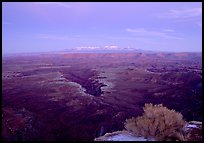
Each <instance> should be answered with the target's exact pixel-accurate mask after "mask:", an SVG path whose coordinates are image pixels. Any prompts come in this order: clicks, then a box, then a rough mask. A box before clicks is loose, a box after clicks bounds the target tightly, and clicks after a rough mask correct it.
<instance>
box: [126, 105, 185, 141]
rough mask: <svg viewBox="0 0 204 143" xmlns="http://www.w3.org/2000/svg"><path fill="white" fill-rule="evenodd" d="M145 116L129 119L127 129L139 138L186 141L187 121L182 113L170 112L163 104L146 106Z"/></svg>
mask: <svg viewBox="0 0 204 143" xmlns="http://www.w3.org/2000/svg"><path fill="white" fill-rule="evenodd" d="M143 109H144V113H143V116H139V117H137V118H134V117H132V118H130V119H127V120H126V122H125V128H126V129H127V130H128V131H131V132H133V133H134V134H136V135H137V136H144V137H146V138H147V137H154V138H155V139H156V140H159V141H164V140H180V141H184V140H185V137H184V134H183V130H182V129H183V127H184V125H185V121H184V120H183V116H182V114H181V113H178V112H176V111H175V110H170V109H168V108H166V107H164V106H163V105H162V104H159V105H152V104H151V103H150V104H145V106H144V108H143Z"/></svg>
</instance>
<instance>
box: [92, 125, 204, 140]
mask: <svg viewBox="0 0 204 143" xmlns="http://www.w3.org/2000/svg"><path fill="white" fill-rule="evenodd" d="M183 131H184V134H185V136H186V140H187V141H202V122H198V121H190V122H187V123H186V125H185V126H184V129H183ZM94 141H155V139H154V138H144V137H138V136H135V135H134V134H133V133H131V132H128V131H126V130H123V131H116V132H112V133H106V134H105V135H104V136H100V137H98V138H95V139H94Z"/></svg>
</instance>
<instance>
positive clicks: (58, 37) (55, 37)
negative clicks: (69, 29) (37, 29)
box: [37, 34, 76, 40]
mask: <svg viewBox="0 0 204 143" xmlns="http://www.w3.org/2000/svg"><path fill="white" fill-rule="evenodd" d="M37 37H38V38H40V39H50V40H74V39H76V37H74V36H72V37H70V36H65V35H51V34H39V35H38V36H37Z"/></svg>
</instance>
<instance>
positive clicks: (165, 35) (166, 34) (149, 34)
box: [126, 28, 183, 39]
mask: <svg viewBox="0 0 204 143" xmlns="http://www.w3.org/2000/svg"><path fill="white" fill-rule="evenodd" d="M126 31H127V32H130V33H133V34H134V35H135V36H139V37H141V36H143V37H161V38H166V39H183V38H181V37H176V36H171V35H169V32H171V33H173V30H170V29H166V31H165V30H163V31H162V32H161V31H150V30H146V29H144V28H138V29H131V28H127V29H126Z"/></svg>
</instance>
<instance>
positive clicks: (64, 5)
mask: <svg viewBox="0 0 204 143" xmlns="http://www.w3.org/2000/svg"><path fill="white" fill-rule="evenodd" d="M35 4H36V5H41V6H59V7H64V8H70V7H71V5H69V4H66V3H65V2H35Z"/></svg>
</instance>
